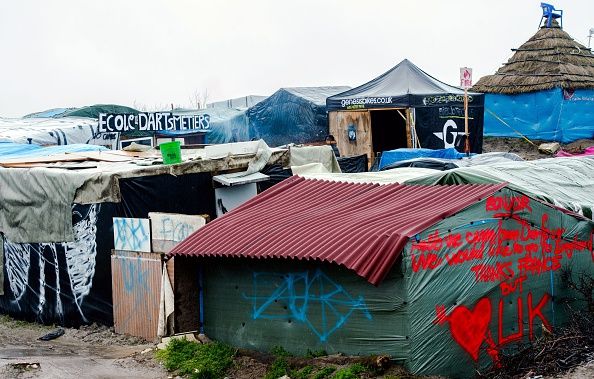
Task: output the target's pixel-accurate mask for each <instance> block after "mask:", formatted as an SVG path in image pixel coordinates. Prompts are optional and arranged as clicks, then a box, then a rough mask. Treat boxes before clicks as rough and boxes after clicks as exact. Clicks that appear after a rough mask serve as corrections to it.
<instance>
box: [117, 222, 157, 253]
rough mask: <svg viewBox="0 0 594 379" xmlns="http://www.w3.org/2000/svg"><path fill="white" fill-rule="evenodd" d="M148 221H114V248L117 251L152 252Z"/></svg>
mask: <svg viewBox="0 0 594 379" xmlns="http://www.w3.org/2000/svg"><path fill="white" fill-rule="evenodd" d="M149 225H150V224H149V220H148V219H139V218H116V217H114V219H113V234H114V246H115V249H116V250H129V251H145V252H150V251H151V237H150V233H149V231H150V227H149Z"/></svg>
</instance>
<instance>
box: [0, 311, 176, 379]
mask: <svg viewBox="0 0 594 379" xmlns="http://www.w3.org/2000/svg"><path fill="white" fill-rule="evenodd" d="M53 330H55V328H53V327H47V326H43V325H38V324H30V323H25V322H21V321H15V320H12V319H10V318H8V317H6V316H0V377H1V378H78V379H81V378H143V379H153V378H154V379H160V378H167V377H168V374H167V372H166V371H165V370H164V369H163V368H162V367H161V365H160V364H159V363H158V362H156V361H155V360H154V359H153V355H154V347H155V346H154V345H153V344H149V343H147V342H145V341H142V340H138V339H134V338H130V337H126V336H121V335H117V334H115V333H113V332H112V331H111V330H110V329H109V328H107V327H103V326H88V327H82V328H80V329H69V328H65V329H64V330H65V333H64V335H62V336H60V337H58V338H56V339H54V340H51V341H40V340H38V338H39V337H41V336H42V335H44V334H47V333H49V332H51V331H53Z"/></svg>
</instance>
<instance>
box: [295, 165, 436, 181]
mask: <svg viewBox="0 0 594 379" xmlns="http://www.w3.org/2000/svg"><path fill="white" fill-rule="evenodd" d="M434 172H435V171H434V170H431V169H428V168H418V167H414V168H409V167H403V168H398V169H393V170H386V171H380V172H377V171H376V172H357V173H330V174H307V175H303V177H304V178H306V179H320V180H331V181H336V182H350V183H377V184H392V183H405V182H406V181H408V180H411V179H416V178H419V177H423V176H426V175H430V174H432V173H434Z"/></svg>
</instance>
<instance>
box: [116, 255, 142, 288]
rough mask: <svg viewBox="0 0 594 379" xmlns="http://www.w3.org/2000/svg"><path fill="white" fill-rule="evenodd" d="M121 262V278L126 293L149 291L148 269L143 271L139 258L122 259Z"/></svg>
mask: <svg viewBox="0 0 594 379" xmlns="http://www.w3.org/2000/svg"><path fill="white" fill-rule="evenodd" d="M121 261H122V263H121V264H122V278H123V279H124V289H125V290H126V292H133V291H134V290H135V287H136V291H139V290H140V291H143V293H144V291H149V286H148V269H143V268H142V264H141V258H140V257H137V258H136V259H134V258H124V259H122V260H121Z"/></svg>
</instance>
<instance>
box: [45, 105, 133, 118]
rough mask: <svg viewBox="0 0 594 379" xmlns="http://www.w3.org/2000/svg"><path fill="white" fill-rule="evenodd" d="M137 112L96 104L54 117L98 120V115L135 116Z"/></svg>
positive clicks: (120, 107)
mask: <svg viewBox="0 0 594 379" xmlns="http://www.w3.org/2000/svg"><path fill="white" fill-rule="evenodd" d="M138 112H139V111H138V110H137V109H134V108H130V107H126V106H123V105H117V104H96V105H90V106H88V107H82V108H75V109H72V110H67V111H66V112H63V113H58V114H56V115H55V116H54V117H87V118H93V119H98V118H99V113H112V114H114V113H126V114H137V113H138Z"/></svg>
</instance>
